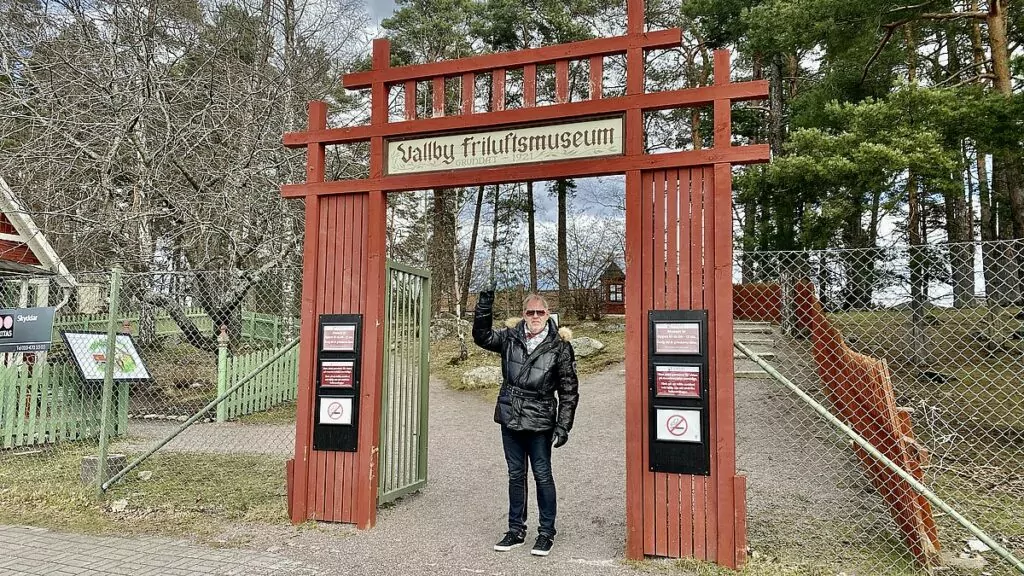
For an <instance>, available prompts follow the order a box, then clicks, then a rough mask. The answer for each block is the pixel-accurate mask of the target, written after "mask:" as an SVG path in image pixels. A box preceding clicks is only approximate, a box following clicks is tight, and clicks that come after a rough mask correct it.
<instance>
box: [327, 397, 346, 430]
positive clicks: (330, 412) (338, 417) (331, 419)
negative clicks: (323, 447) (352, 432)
mask: <svg viewBox="0 0 1024 576" xmlns="http://www.w3.org/2000/svg"><path fill="white" fill-rule="evenodd" d="M320 424H344V425H351V424H352V399H351V398H321V399H320Z"/></svg>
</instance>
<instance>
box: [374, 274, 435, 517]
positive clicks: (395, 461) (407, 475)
mask: <svg viewBox="0 0 1024 576" xmlns="http://www.w3.org/2000/svg"><path fill="white" fill-rule="evenodd" d="M385 290H386V291H387V300H386V304H385V329H384V367H385V370H384V375H385V378H384V391H383V395H382V397H381V418H380V462H379V464H380V468H379V471H378V475H377V477H378V485H377V504H378V505H379V504H384V503H386V502H391V501H393V500H395V499H396V498H399V497H401V496H404V495H406V494H409V493H411V492H415V491H416V490H419V489H420V488H421V487H422V486H423V485H424V484H426V483H427V399H428V383H429V380H430V363H429V361H428V355H429V352H430V273H429V272H427V271H426V270H419V269H417V268H411V267H409V266H404V265H402V264H396V263H394V262H391V261H388V265H387V285H386V288H385Z"/></svg>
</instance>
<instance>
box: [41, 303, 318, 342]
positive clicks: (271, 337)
mask: <svg viewBox="0 0 1024 576" xmlns="http://www.w3.org/2000/svg"><path fill="white" fill-rule="evenodd" d="M185 312H186V315H187V316H188V318H189V319H190V320H192V323H193V324H195V326H196V328H197V329H199V331H200V332H203V333H212V332H213V320H211V319H210V316H209V315H208V314H207V313H206V312H205V311H203V309H202V308H189V309H187V310H186V311H185ZM108 320H109V318H108V316H107V314H106V313H102V314H64V315H60V316H58V317H57V318H55V319H54V322H53V328H54V330H55V331H56V330H82V331H105V330H106V329H107V322H108ZM283 320H284V319H282V318H281V317H280V316H275V315H273V314H263V313H260V312H242V338H244V339H248V340H259V341H263V342H270V343H273V344H274V345H276V346H280V345H282V344H284V339H285V335H284V328H285V327H284V321H283ZM126 322H127V323H128V324H129V326H130V327H131V331H132V333H133V334H138V333H139V316H138V315H137V314H136V315H133V316H124V317H122V318H120V319H119V320H118V321H117V324H118V327H119V328H120V326H122V325H124V323H126ZM153 323H154V325H155V331H156V335H157V336H173V335H174V334H179V333H181V329H180V328H178V325H177V324H175V323H174V320H173V319H172V318H171V317H170V315H169V314H167V313H166V312H160V313H158V314H156V315H154V317H153ZM294 325H295V326H298V321H297V320H296V321H295V323H294ZM54 340H55V341H59V340H60V337H59V336H55V338H54Z"/></svg>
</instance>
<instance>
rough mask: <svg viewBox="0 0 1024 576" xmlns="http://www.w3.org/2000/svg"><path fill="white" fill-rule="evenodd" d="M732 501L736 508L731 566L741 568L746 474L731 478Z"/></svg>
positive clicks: (744, 553)
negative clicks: (734, 542)
mask: <svg viewBox="0 0 1024 576" xmlns="http://www.w3.org/2000/svg"><path fill="white" fill-rule="evenodd" d="M733 481H734V484H733V494H732V497H733V502H734V503H735V504H736V509H735V511H734V512H733V520H734V522H735V523H736V546H735V549H734V552H735V555H734V557H733V561H734V562H735V563H734V564H733V566H735V567H736V569H737V570H738V569H740V568H743V565H744V564H745V563H746V561H747V478H746V476H735V477H734V478H733Z"/></svg>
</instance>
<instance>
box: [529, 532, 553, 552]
mask: <svg viewBox="0 0 1024 576" xmlns="http://www.w3.org/2000/svg"><path fill="white" fill-rule="evenodd" d="M554 545H555V541H554V540H552V539H551V538H549V537H547V536H545V535H543V534H541V535H540V536H537V541H536V542H535V543H534V544H533V550H530V554H533V555H534V556H547V555H548V554H549V553H551V547H552V546H554Z"/></svg>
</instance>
